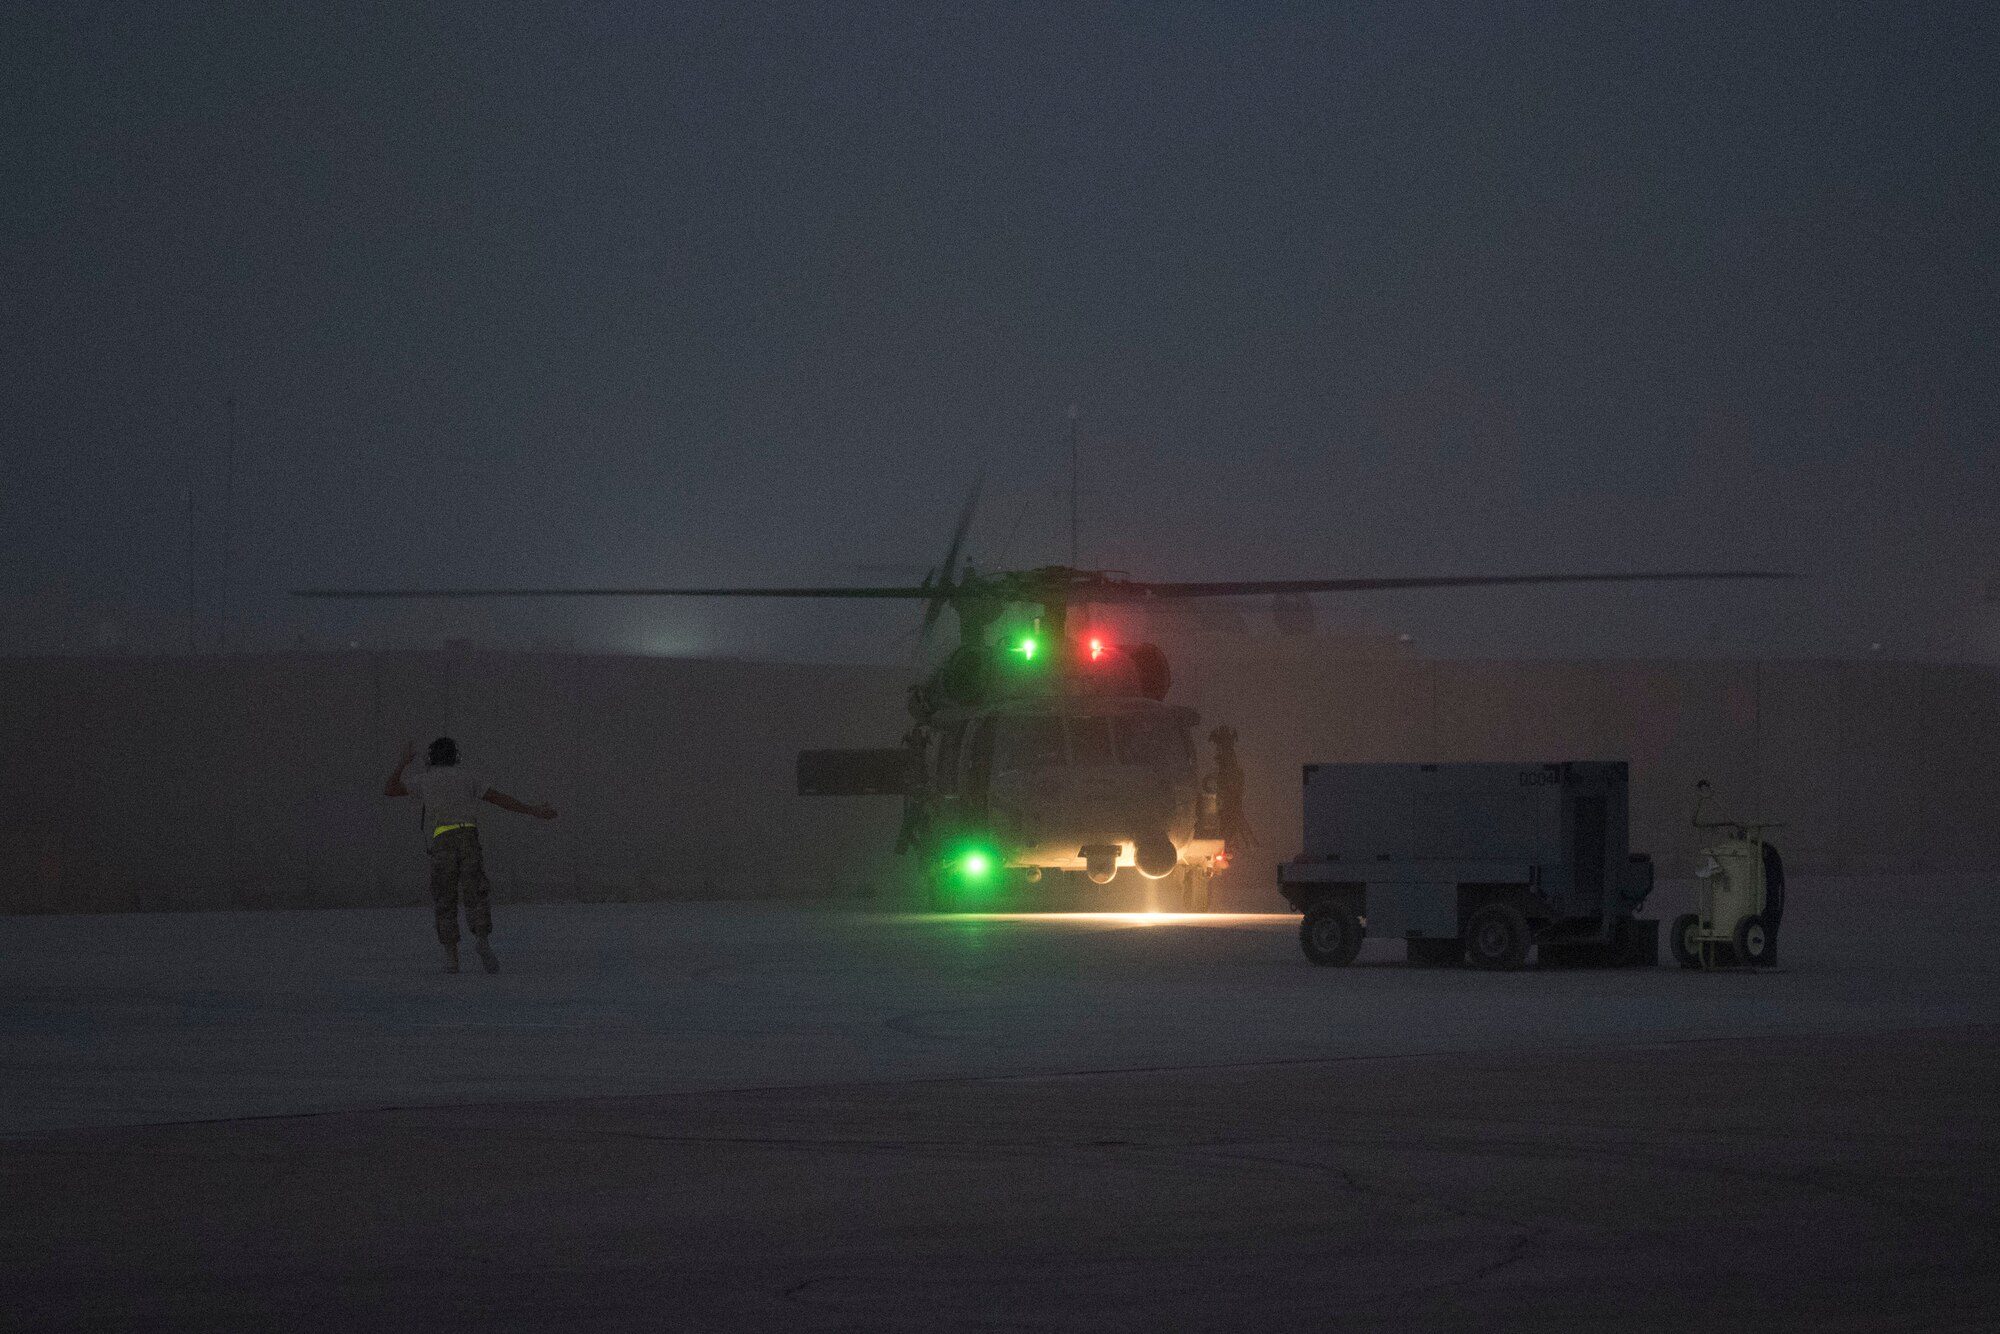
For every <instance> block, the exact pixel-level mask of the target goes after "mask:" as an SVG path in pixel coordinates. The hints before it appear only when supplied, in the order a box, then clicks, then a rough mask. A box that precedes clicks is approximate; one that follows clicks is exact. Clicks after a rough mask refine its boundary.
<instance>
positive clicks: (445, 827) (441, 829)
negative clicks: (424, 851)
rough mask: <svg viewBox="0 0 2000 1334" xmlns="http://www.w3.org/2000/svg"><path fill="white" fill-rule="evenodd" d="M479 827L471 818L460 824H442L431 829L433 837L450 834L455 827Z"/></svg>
mask: <svg viewBox="0 0 2000 1334" xmlns="http://www.w3.org/2000/svg"><path fill="white" fill-rule="evenodd" d="M478 827H479V826H478V825H476V824H474V823H473V822H472V821H470V820H465V821H462V822H460V823H458V824H441V825H439V826H438V827H437V828H435V829H433V830H431V837H432V838H436V837H437V836H438V835H439V834H449V833H450V832H451V831H452V830H454V829H477V828H478Z"/></svg>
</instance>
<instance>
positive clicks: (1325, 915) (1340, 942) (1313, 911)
mask: <svg viewBox="0 0 2000 1334" xmlns="http://www.w3.org/2000/svg"><path fill="white" fill-rule="evenodd" d="M1361 936H1362V931H1361V919H1360V918H1359V917H1356V916H1355V915H1354V909H1352V908H1350V907H1348V906H1347V904H1345V903H1344V902H1342V901H1341V900H1339V899H1322V900H1320V901H1319V902H1318V903H1315V904H1314V905H1313V906H1312V907H1310V908H1308V909H1306V915H1305V917H1304V918H1302V919H1301V920H1300V922H1299V948H1301V949H1303V950H1304V951H1305V952H1306V957H1307V958H1308V959H1311V960H1312V961H1313V962H1314V963H1316V964H1318V965H1319V966H1320V967H1322V968H1345V967H1346V966H1347V965H1348V964H1351V963H1353V962H1354V956H1355V955H1357V954H1359V953H1361Z"/></svg>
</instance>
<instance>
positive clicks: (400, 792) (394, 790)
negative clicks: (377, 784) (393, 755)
mask: <svg viewBox="0 0 2000 1334" xmlns="http://www.w3.org/2000/svg"><path fill="white" fill-rule="evenodd" d="M415 758H417V743H416V742H414V741H405V742H404V743H403V755H402V758H401V759H399V760H397V761H396V767H395V768H394V769H392V770H391V771H390V773H389V781H388V782H386V783H384V784H382V795H383V796H385V797H407V796H409V795H410V789H408V788H406V787H404V786H403V770H405V769H407V768H409V767H410V761H411V760H414V759H415Z"/></svg>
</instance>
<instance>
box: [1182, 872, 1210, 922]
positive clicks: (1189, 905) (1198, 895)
mask: <svg viewBox="0 0 2000 1334" xmlns="http://www.w3.org/2000/svg"><path fill="white" fill-rule="evenodd" d="M1209 876H1210V872H1209V869H1208V868H1207V867H1206V866H1183V867H1182V868H1181V911H1182V912H1207V911H1208V884H1209Z"/></svg>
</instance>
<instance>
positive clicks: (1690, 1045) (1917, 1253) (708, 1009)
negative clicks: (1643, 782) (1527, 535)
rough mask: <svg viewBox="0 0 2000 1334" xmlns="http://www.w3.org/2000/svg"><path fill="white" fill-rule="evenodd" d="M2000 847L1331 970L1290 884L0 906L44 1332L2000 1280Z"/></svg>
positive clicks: (1937, 1308) (1391, 1315)
mask: <svg viewBox="0 0 2000 1334" xmlns="http://www.w3.org/2000/svg"><path fill="white" fill-rule="evenodd" d="M1996 889H2000V884H1996V883H1995V881H1993V880H1991V879H1956V880H1945V879H1936V878H1905V879H1894V880H1890V879H1883V880H1874V881H1840V882H1813V881H1810V880H1801V881H1799V882H1798V883H1797V884H1796V886H1795V888H1794V892H1793V896H1792V904H1791V912H1790V913H1789V915H1788V916H1789V920H1788V921H1787V924H1786V928H1785V941H1784V948H1783V963H1784V967H1783V969H1782V970H1780V971H1778V972H1776V973H1774V974H1764V975H1754V976H1753V975H1746V974H1736V973H1731V974H1713V975H1695V974H1685V973H1682V972H1681V971H1680V970H1678V969H1675V968H1672V967H1664V968H1659V969H1646V970H1616V971H1598V970H1580V971H1539V970H1528V971H1524V972H1521V973H1514V974H1483V973H1476V972H1470V971H1466V970H1458V969H1412V968H1409V967H1406V966H1403V965H1401V964H1400V963H1394V962H1392V961H1391V960H1393V959H1394V957H1395V955H1396V954H1397V953H1398V951H1396V950H1395V949H1394V947H1390V946H1383V945H1376V944H1371V945H1370V946H1369V949H1368V951H1367V952H1366V953H1364V956H1363V959H1362V961H1361V963H1360V964H1359V965H1357V966H1356V967H1354V968H1351V969H1345V970H1328V969H1316V968H1313V967H1311V966H1310V965H1308V964H1307V963H1306V962H1305V961H1304V959H1303V958H1302V957H1301V956H1300V954H1299V952H1298V948H1297V944H1296V940H1295V923H1296V919H1295V918H1290V917H1277V916H1237V917H1217V918H1212V919H1201V920H1194V921H1189V920H1183V919H1174V918H1165V919H1154V918H1140V917H1129V918H1128V917H1090V918H1074V917H1056V916H1029V917H1009V916H1004V915H995V916H988V917H962V918H946V919H930V918H921V917H907V916H894V915H869V914H863V913H853V912H834V911H824V910H805V909H797V908H776V907H763V906H752V905H627V906H615V905H596V906H590V907H537V908H525V907H515V908H502V909H501V910H499V927H498V932H497V934H496V936H495V939H496V942H498V943H499V945H500V948H501V954H502V958H503V961H504V964H505V971H504V972H503V973H502V974H501V975H500V976H498V977H487V976H485V975H484V974H481V973H479V972H477V971H473V972H469V973H465V974H461V975H458V976H445V975H443V974H441V973H438V972H436V971H434V970H435V962H434V960H433V959H432V957H431V956H432V953H433V951H434V949H435V946H434V945H433V944H432V943H431V942H430V941H429V939H428V933H427V922H426V921H425V914H424V913H423V912H422V910H419V909H412V910H410V911H407V912H380V911H354V912H321V913H260V914H219V913H218V914H185V915H169V916H150V915H149V916H122V917H61V918H58V917H46V918H43V917H31V918H18V917H17V918H7V919H0V1074H4V1083H0V1200H5V1201H6V1202H7V1204H6V1207H5V1208H4V1210H0V1327H6V1328H23V1329H133V1328H205V1329H206V1328H238V1327H241V1328H259V1329H264V1328H300V1329H308V1328H310V1329H317V1328H328V1329H331V1328H343V1329H349V1328H357V1327H367V1328H388V1329H402V1328H410V1329H415V1328H432V1329H435V1328H439V1327H474V1326H487V1327H496V1328H521V1329H542V1328H550V1329H553V1328H565V1329H568V1328H615V1329H625V1328H632V1329H639V1328H645V1329H737V1328H749V1329H827V1330H863V1329H897V1330H902V1329H908V1330H927V1329H1063V1330H1068V1329H1076V1330H1082V1329H1181V1328H1187V1329H1229V1328H1257V1329H1302V1330H1303V1329H1327V1328H1360V1329H1408V1328H1465V1329H1474V1328H1477V1329H1547V1328H1564V1329H1576V1328H1609V1327H1612V1326H1614V1325H1615V1326H1618V1327H1621V1328H1636V1329H1694V1328H1702V1329H1708V1328H1714V1327H1716V1326H1718V1325H1727V1326H1730V1327H1735V1328H1752V1329H1816V1330H1819V1329H1854V1330H1862V1329H1867V1330H1876V1329H1965V1330H1972V1329H1990V1328H1995V1327H2000V1203H1996V1202H1997V1201H2000V1138H1996V1130H2000V1112H1996V1110H1995V1109H1996V1095H2000V985H1996V982H2000V976H1997V974H2000V967H1996V963H1995V958H1996V946H2000V912H1996V908H1995V904H1996V903H2000V895H1996V893H1995V890H1996ZM1684 892H1685V887H1684V886H1674V885H1668V886H1666V887H1665V888H1664V890H1663V893H1662V894H1661V895H1659V896H1658V898H1659V899H1660V902H1658V903H1657V904H1656V905H1655V906H1656V908H1657V909H1658V910H1660V911H1661V912H1662V913H1663V914H1666V915H1670V914H1671V912H1672V911H1674V910H1676V909H1677V908H1678V906H1679V905H1678V903H1677V902H1676V899H1677V897H1678V896H1680V895H1681V894H1683V893H1684ZM468 961H470V957H469V956H468Z"/></svg>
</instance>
